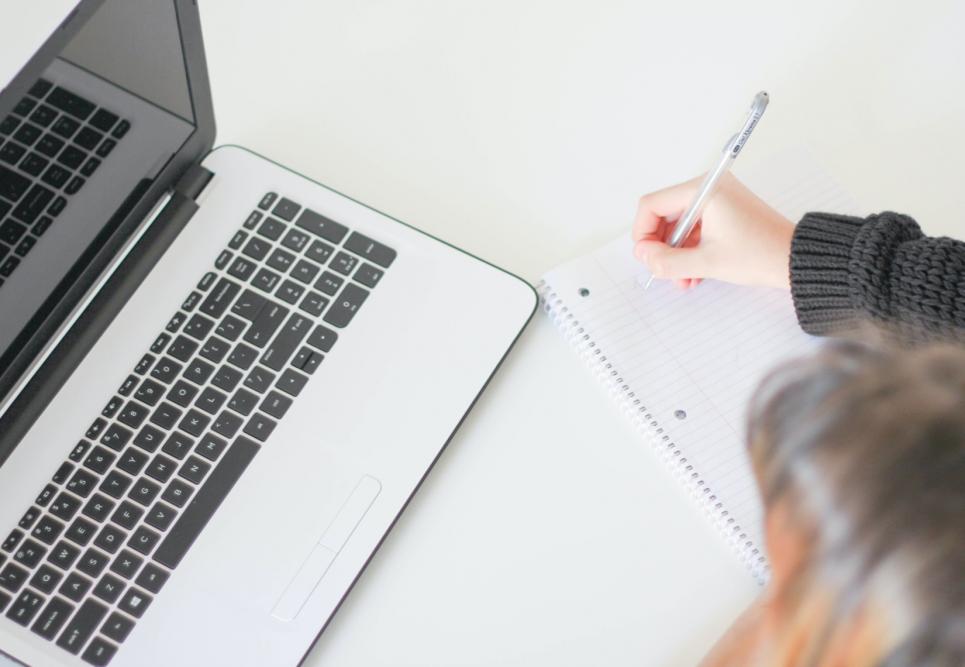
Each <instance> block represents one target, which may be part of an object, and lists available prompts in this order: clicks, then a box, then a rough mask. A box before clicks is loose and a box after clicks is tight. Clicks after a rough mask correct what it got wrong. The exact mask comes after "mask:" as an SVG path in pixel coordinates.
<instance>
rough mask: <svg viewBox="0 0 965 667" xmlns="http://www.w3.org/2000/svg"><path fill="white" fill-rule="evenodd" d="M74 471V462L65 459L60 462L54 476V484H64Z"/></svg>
mask: <svg viewBox="0 0 965 667" xmlns="http://www.w3.org/2000/svg"><path fill="white" fill-rule="evenodd" d="M72 472H74V464H72V463H68V462H67V461H64V462H63V463H61V464H60V467H59V468H57V472H55V473H54V476H53V477H52V479H53V481H54V484H63V483H64V482H66V481H67V478H68V477H70V473H72Z"/></svg>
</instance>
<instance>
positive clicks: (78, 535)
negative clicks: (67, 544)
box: [64, 517, 97, 547]
mask: <svg viewBox="0 0 965 667" xmlns="http://www.w3.org/2000/svg"><path fill="white" fill-rule="evenodd" d="M95 532H97V526H95V525H94V524H92V523H91V522H90V521H88V520H87V519H85V518H83V517H77V518H76V519H74V522H73V523H72V524H70V528H68V529H67V532H66V533H65V534H64V537H66V538H67V539H68V540H70V541H71V542H73V543H75V544H79V545H80V546H82V547H86V546H87V543H88V542H90V541H91V540H92V539H93V538H94V533H95Z"/></svg>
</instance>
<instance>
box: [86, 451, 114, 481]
mask: <svg viewBox="0 0 965 667" xmlns="http://www.w3.org/2000/svg"><path fill="white" fill-rule="evenodd" d="M114 458H115V457H114V454H112V453H111V452H109V451H108V450H106V449H104V448H103V447H99V446H98V447H94V449H93V451H92V452H91V453H90V454H89V455H88V456H87V459H86V460H85V461H84V465H85V466H87V467H88V468H90V469H91V470H93V471H94V472H96V473H98V474H104V473H105V472H107V469H108V468H110V467H111V464H112V463H113V462H114Z"/></svg>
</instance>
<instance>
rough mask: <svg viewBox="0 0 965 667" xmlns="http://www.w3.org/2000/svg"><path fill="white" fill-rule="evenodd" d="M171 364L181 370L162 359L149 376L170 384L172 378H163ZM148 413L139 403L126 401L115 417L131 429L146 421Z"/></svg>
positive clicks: (179, 367) (165, 376)
mask: <svg viewBox="0 0 965 667" xmlns="http://www.w3.org/2000/svg"><path fill="white" fill-rule="evenodd" d="M172 364H173V365H174V366H177V368H178V370H180V369H181V366H180V365H179V364H175V363H174V362H173V361H171V360H169V359H163V360H162V361H160V362H159V363H158V365H157V367H156V368H155V369H154V370H153V371H151V375H153V376H154V377H156V378H158V379H159V380H161V381H162V382H170V381H171V379H173V378H170V379H165V378H167V370H168V369H170V367H171V365H172ZM176 374H177V372H176V371H175V375H176ZM149 412H150V410H149V409H148V408H147V407H145V406H143V405H141V404H140V403H135V402H134V401H128V402H127V405H125V406H124V409H123V410H121V412H120V414H118V415H117V420H118V421H119V422H121V423H122V424H127V425H128V426H130V427H131V428H139V427H140V426H141V424H143V423H144V420H145V419H147V415H148V413H149Z"/></svg>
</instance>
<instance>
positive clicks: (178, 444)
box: [0, 0, 537, 667]
mask: <svg viewBox="0 0 965 667" xmlns="http://www.w3.org/2000/svg"><path fill="white" fill-rule="evenodd" d="M5 20H6V21H7V23H5V28H6V29H7V30H8V31H17V26H16V23H17V20H18V19H17V17H16V16H13V17H8V19H5ZM11 20H12V23H11ZM4 67H7V68H8V70H9V76H4V73H3V72H0V84H4V83H6V86H5V88H3V90H2V92H0V652H2V654H3V655H5V656H7V657H8V658H11V659H13V660H15V661H19V662H22V663H26V664H30V665H108V664H109V665H112V666H121V665H139V666H142V667H143V666H150V665H165V666H170V665H208V664H219V665H261V666H265V665H293V664H298V663H299V662H301V661H302V660H303V659H304V657H305V655H306V653H307V652H308V650H309V649H310V647H311V646H312V644H313V642H314V641H315V640H316V639H317V638H318V636H319V635H320V633H321V632H322V630H323V629H324V628H325V626H326V624H327V623H328V622H329V620H330V619H331V618H332V615H333V614H334V613H335V611H336V610H337V609H338V607H339V605H340V603H341V601H342V600H343V599H344V597H345V596H346V595H347V593H348V591H349V590H350V589H351V587H352V585H353V583H354V582H355V581H356V579H357V578H358V577H359V575H360V574H361V572H362V571H363V569H364V568H365V565H366V563H367V562H368V561H369V559H370V558H371V557H372V555H373V553H374V552H375V551H376V549H377V548H378V547H379V545H380V543H381V542H382V540H383V539H384V538H385V535H386V533H387V532H388V531H389V529H390V528H391V527H392V525H393V524H394V522H395V521H396V520H397V518H398V517H399V514H400V513H401V512H402V510H403V509H404V508H405V506H406V504H407V502H408V501H409V499H410V498H411V497H412V494H413V493H414V492H415V490H416V489H417V488H418V487H419V485H420V484H421V482H422V480H423V479H424V478H425V476H426V474H427V473H428V471H429V470H430V469H431V467H432V465H433V463H434V462H435V460H436V459H437V458H438V457H439V455H440V453H441V452H442V450H443V448H444V447H445V445H446V443H447V442H449V440H450V439H451V438H452V436H453V434H454V432H455V431H456V429H457V428H458V426H459V425H460V423H461V422H462V420H463V419H464V418H465V416H466V414H467V412H468V411H469V409H470V408H471V407H472V405H473V404H474V402H475V401H476V399H477V398H478V397H479V395H480V393H481V392H482V391H483V389H484V387H485V386H486V384H487V382H488V381H489V379H490V378H491V377H492V375H493V373H494V372H495V370H496V368H497V367H498V366H499V364H500V362H501V361H502V359H503V358H504V357H505V355H506V354H507V351H508V350H509V349H510V347H511V346H512V344H513V343H514V341H515V340H516V339H517V337H518V336H519V334H520V332H521V331H522V329H523V328H524V326H525V325H526V323H527V322H528V321H529V319H530V317H531V315H532V314H533V312H534V310H535V307H536V303H537V298H536V295H535V292H534V291H533V289H532V288H531V287H530V286H529V285H527V284H526V283H525V282H524V281H523V280H521V279H519V278H517V277H515V276H513V275H511V274H509V273H507V272H506V271H503V270H501V269H499V268H497V267H494V266H492V265H491V264H488V263H486V262H485V261H482V260H480V259H478V258H476V257H473V256H471V255H470V254H468V253H466V252H464V251H461V250H459V249H458V248H456V247H453V246H451V245H449V244H447V243H445V242H444V241H441V240H439V239H436V238H433V237H431V236H429V235H427V234H425V233H422V232H420V231H418V230H417V229H415V228H414V227H411V226H409V225H407V224H405V223H403V222H400V221H398V220H395V219H393V218H391V217H389V216H388V215H386V214H384V213H380V212H379V211H376V210H374V209H372V208H370V207H367V206H365V205H364V204H362V203H360V202H357V201H354V200H353V199H351V198H349V197H347V196H345V195H342V194H340V193H338V192H335V191H333V190H331V189H329V188H326V187H324V186H323V185H321V184H319V183H316V182H314V181H312V180H310V179H309V178H306V177H305V176H302V175H299V174H297V173H294V172H293V171H291V170H288V169H286V168H285V167H283V166H282V165H279V164H276V163H274V162H272V161H271V160H269V159H267V158H264V157H261V156H259V155H256V154H254V153H252V152H250V151H248V150H245V149H244V148H240V147H237V146H222V147H219V148H215V149H213V150H212V146H213V144H214V137H215V127H214V117H213V111H212V102H211V97H210V91H209V87H208V78H207V73H206V70H205V60H204V51H203V47H202V41H201V29H200V24H199V16H198V9H197V7H196V6H195V3H194V2H193V1H192V0H84V1H83V2H81V3H80V4H79V5H77V6H76V8H74V9H73V10H72V11H70V13H69V15H68V16H67V17H66V19H64V20H63V21H62V22H61V23H60V24H59V27H57V28H56V29H55V30H54V32H53V33H52V34H50V35H49V37H48V38H47V39H46V41H45V42H44V43H43V44H42V45H41V46H40V47H39V49H38V50H36V52H35V53H34V54H33V55H32V56H30V57H29V59H28V60H27V62H26V64H23V63H16V67H10V66H9V65H6V64H5V65H4ZM261 85H262V88H261V92H262V93H264V94H270V87H271V86H270V83H267V82H262V84H261ZM0 660H2V658H0Z"/></svg>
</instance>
